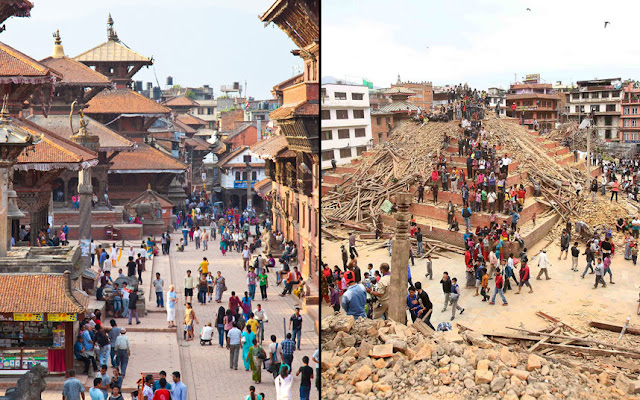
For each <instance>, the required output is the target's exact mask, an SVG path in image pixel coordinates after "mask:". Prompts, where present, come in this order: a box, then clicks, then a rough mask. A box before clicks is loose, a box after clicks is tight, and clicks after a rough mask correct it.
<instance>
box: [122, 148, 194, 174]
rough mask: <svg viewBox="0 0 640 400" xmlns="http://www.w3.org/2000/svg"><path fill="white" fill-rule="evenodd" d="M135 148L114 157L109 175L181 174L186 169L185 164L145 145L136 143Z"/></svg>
mask: <svg viewBox="0 0 640 400" xmlns="http://www.w3.org/2000/svg"><path fill="white" fill-rule="evenodd" d="M137 146H138V147H137V148H136V149H135V150H134V151H128V152H121V153H119V154H118V155H116V156H115V157H114V158H113V160H112V162H113V164H112V165H111V167H110V168H109V173H152V172H176V173H181V172H184V170H185V169H186V168H187V166H186V165H185V164H183V163H181V162H180V161H178V160H176V159H175V158H173V157H171V156H169V155H167V154H164V153H163V152H161V151H159V150H156V149H154V148H153V147H151V146H149V145H147V144H144V143H138V145H137Z"/></svg>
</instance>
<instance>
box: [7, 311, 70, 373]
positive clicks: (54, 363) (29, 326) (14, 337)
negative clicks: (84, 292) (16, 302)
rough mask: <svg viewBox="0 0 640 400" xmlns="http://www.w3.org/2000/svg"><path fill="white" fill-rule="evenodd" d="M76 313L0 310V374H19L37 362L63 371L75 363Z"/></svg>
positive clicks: (50, 369) (57, 370)
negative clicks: (74, 336) (74, 332)
mask: <svg viewBox="0 0 640 400" xmlns="http://www.w3.org/2000/svg"><path fill="white" fill-rule="evenodd" d="M77 317H78V316H77V314H70V313H0V375H18V374H23V373H25V372H27V371H28V370H30V369H31V367H32V366H33V365H35V364H42V365H43V366H45V367H47V368H48V370H49V373H52V374H55V373H60V374H64V373H65V372H66V370H67V369H71V368H72V366H73V328H74V326H73V324H74V322H75V321H77Z"/></svg>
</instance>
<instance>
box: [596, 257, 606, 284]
mask: <svg viewBox="0 0 640 400" xmlns="http://www.w3.org/2000/svg"><path fill="white" fill-rule="evenodd" d="M598 283H602V287H607V284H606V282H605V281H604V264H603V263H602V259H601V258H600V257H598V262H597V263H596V283H595V285H593V288H594V289H597V288H598Z"/></svg>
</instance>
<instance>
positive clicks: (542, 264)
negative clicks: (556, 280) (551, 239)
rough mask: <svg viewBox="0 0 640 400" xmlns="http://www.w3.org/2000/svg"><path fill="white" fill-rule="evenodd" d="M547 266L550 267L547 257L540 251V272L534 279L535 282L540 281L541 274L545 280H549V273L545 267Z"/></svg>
mask: <svg viewBox="0 0 640 400" xmlns="http://www.w3.org/2000/svg"><path fill="white" fill-rule="evenodd" d="M549 266H551V262H550V261H549V257H547V251H546V250H542V251H541V252H540V254H539V255H538V267H540V272H538V276H537V277H536V279H537V280H540V277H541V276H542V274H544V276H545V277H546V278H547V280H549V279H551V278H549V273H548V272H547V267H549Z"/></svg>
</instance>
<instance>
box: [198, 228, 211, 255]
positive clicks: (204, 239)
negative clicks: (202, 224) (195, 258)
mask: <svg viewBox="0 0 640 400" xmlns="http://www.w3.org/2000/svg"><path fill="white" fill-rule="evenodd" d="M200 240H202V251H207V250H209V232H207V230H206V229H203V230H202V235H201V236H200Z"/></svg>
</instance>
